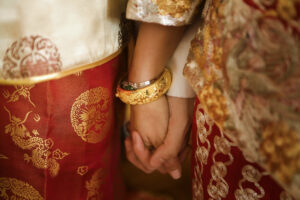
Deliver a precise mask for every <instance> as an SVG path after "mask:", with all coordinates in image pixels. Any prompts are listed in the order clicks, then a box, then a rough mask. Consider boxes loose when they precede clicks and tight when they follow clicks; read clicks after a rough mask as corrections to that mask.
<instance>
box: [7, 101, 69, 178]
mask: <svg viewBox="0 0 300 200" xmlns="http://www.w3.org/2000/svg"><path fill="white" fill-rule="evenodd" d="M4 109H5V110H6V111H7V113H8V115H9V121H10V123H9V124H7V125H6V126H5V133H6V134H10V135H11V137H12V141H13V142H14V143H15V144H16V145H17V146H18V147H20V148H21V149H24V150H31V153H32V154H31V156H30V155H28V154H26V153H25V154H24V160H25V161H27V162H30V161H32V164H33V165H34V166H35V167H37V168H40V169H49V173H50V175H51V176H52V177H54V176H56V175H57V174H58V171H59V163H58V162H57V160H61V159H63V158H64V157H65V156H67V155H69V154H68V153H66V152H62V151H61V150H60V149H55V150H54V151H51V148H52V147H53V144H54V142H53V140H52V139H51V138H48V139H45V140H44V139H42V138H40V137H36V136H32V135H31V133H30V131H29V130H28V128H27V127H26V126H25V122H26V121H27V119H28V117H29V115H30V113H32V111H29V112H27V114H26V116H25V117H24V120H21V119H20V118H17V117H16V116H14V115H12V114H11V112H10V111H9V110H8V109H7V108H6V107H5V106H4ZM32 134H33V135H38V132H37V130H35V129H34V130H33V131H32Z"/></svg>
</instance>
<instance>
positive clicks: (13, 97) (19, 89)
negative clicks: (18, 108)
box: [2, 85, 35, 107]
mask: <svg viewBox="0 0 300 200" xmlns="http://www.w3.org/2000/svg"><path fill="white" fill-rule="evenodd" d="M14 87H15V88H16V90H15V91H14V92H13V93H11V94H10V93H9V91H8V90H5V91H4V92H3V93H2V94H3V96H4V98H6V99H8V101H7V102H8V103H9V102H16V101H18V100H19V99H20V96H23V97H24V98H25V99H27V100H28V101H29V103H30V104H31V105H32V106H33V107H35V104H34V103H33V102H32V101H31V98H30V90H31V89H32V88H33V87H34V85H30V86H25V85H17V86H14Z"/></svg>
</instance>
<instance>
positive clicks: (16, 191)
mask: <svg viewBox="0 0 300 200" xmlns="http://www.w3.org/2000/svg"><path fill="white" fill-rule="evenodd" d="M0 199H5V200H9V199H16V200H17V199H25V200H43V197H42V196H41V195H40V193H39V192H38V191H37V190H36V189H35V188H34V187H32V186H31V185H29V184H28V183H26V182H23V181H20V180H18V179H15V178H7V177H0Z"/></svg>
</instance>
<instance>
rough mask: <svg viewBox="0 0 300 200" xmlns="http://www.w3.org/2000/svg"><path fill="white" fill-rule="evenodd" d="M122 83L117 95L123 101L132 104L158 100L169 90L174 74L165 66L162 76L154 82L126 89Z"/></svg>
mask: <svg viewBox="0 0 300 200" xmlns="http://www.w3.org/2000/svg"><path fill="white" fill-rule="evenodd" d="M121 82H122V80H121V81H120V83H121ZM120 83H119V84H118V87H117V92H116V96H117V97H118V98H120V100H121V101H123V102H124V103H126V104H130V105H137V104H146V103H150V102H153V101H155V100H157V99H158V98H159V97H161V96H162V95H164V94H165V93H166V92H167V91H168V89H169V88H170V86H171V83H172V76H171V72H170V71H169V70H168V69H167V68H165V69H164V71H163V73H162V74H161V76H160V77H159V78H158V79H156V81H155V82H154V83H152V84H150V85H149V86H147V87H144V88H140V89H136V90H126V89H124V88H122V87H121V85H120Z"/></svg>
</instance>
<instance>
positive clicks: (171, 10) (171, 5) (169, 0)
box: [153, 0, 193, 18]
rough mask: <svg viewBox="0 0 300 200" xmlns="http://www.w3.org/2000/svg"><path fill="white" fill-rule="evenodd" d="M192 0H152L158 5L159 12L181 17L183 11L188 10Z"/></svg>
mask: <svg viewBox="0 0 300 200" xmlns="http://www.w3.org/2000/svg"><path fill="white" fill-rule="evenodd" d="M192 1H193V0H153V2H154V3H155V4H157V6H158V11H159V14H161V15H170V16H172V17H175V18H178V17H181V16H182V15H183V14H184V13H185V12H187V11H190V9H191V7H192Z"/></svg>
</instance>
